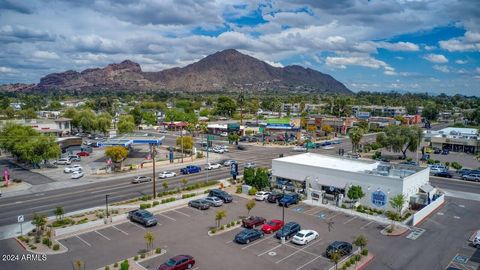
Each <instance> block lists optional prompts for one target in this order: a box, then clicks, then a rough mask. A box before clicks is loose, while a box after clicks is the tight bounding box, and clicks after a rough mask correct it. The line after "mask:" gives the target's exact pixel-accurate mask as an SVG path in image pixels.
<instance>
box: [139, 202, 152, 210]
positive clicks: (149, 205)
mask: <svg viewBox="0 0 480 270" xmlns="http://www.w3.org/2000/svg"><path fill="white" fill-rule="evenodd" d="M150 207H152V205H151V204H149V203H141V204H140V209H147V208H150Z"/></svg>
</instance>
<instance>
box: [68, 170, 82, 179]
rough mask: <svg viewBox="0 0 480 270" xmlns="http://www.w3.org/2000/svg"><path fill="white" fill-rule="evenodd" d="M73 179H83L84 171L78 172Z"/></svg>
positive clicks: (73, 174) (73, 175)
mask: <svg viewBox="0 0 480 270" xmlns="http://www.w3.org/2000/svg"><path fill="white" fill-rule="evenodd" d="M70 177H71V178H72V179H79V178H82V177H83V172H82V171H76V172H74V173H72V176H70Z"/></svg>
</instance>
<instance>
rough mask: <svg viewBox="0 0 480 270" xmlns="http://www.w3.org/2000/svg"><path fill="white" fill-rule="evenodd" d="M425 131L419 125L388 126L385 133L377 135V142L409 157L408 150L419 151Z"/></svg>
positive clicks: (404, 156) (404, 157)
mask: <svg viewBox="0 0 480 270" xmlns="http://www.w3.org/2000/svg"><path fill="white" fill-rule="evenodd" d="M422 136H423V131H422V129H421V128H419V127H417V126H411V127H408V126H396V125H391V126H387V127H385V129H384V132H383V133H380V134H378V135H377V142H378V143H379V144H380V145H382V147H388V148H390V149H391V150H392V151H393V152H401V153H402V154H403V159H406V158H407V150H409V151H411V152H415V151H417V148H418V146H419V145H420V142H421V140H422Z"/></svg>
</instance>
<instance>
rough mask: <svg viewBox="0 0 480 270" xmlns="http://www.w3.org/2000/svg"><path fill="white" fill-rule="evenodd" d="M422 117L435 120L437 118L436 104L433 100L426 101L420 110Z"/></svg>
mask: <svg viewBox="0 0 480 270" xmlns="http://www.w3.org/2000/svg"><path fill="white" fill-rule="evenodd" d="M422 117H424V118H425V119H427V120H429V121H435V120H437V118H438V106H437V104H435V103H434V102H428V103H427V104H426V105H425V106H424V107H423V110H422Z"/></svg>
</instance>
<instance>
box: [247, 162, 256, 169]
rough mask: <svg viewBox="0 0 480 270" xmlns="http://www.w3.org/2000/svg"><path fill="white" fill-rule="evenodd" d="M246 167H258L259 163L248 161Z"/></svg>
mask: <svg viewBox="0 0 480 270" xmlns="http://www.w3.org/2000/svg"><path fill="white" fill-rule="evenodd" d="M244 167H245V168H252V169H253V168H255V167H257V164H255V163H254V162H248V163H246V164H245V166H244Z"/></svg>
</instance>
